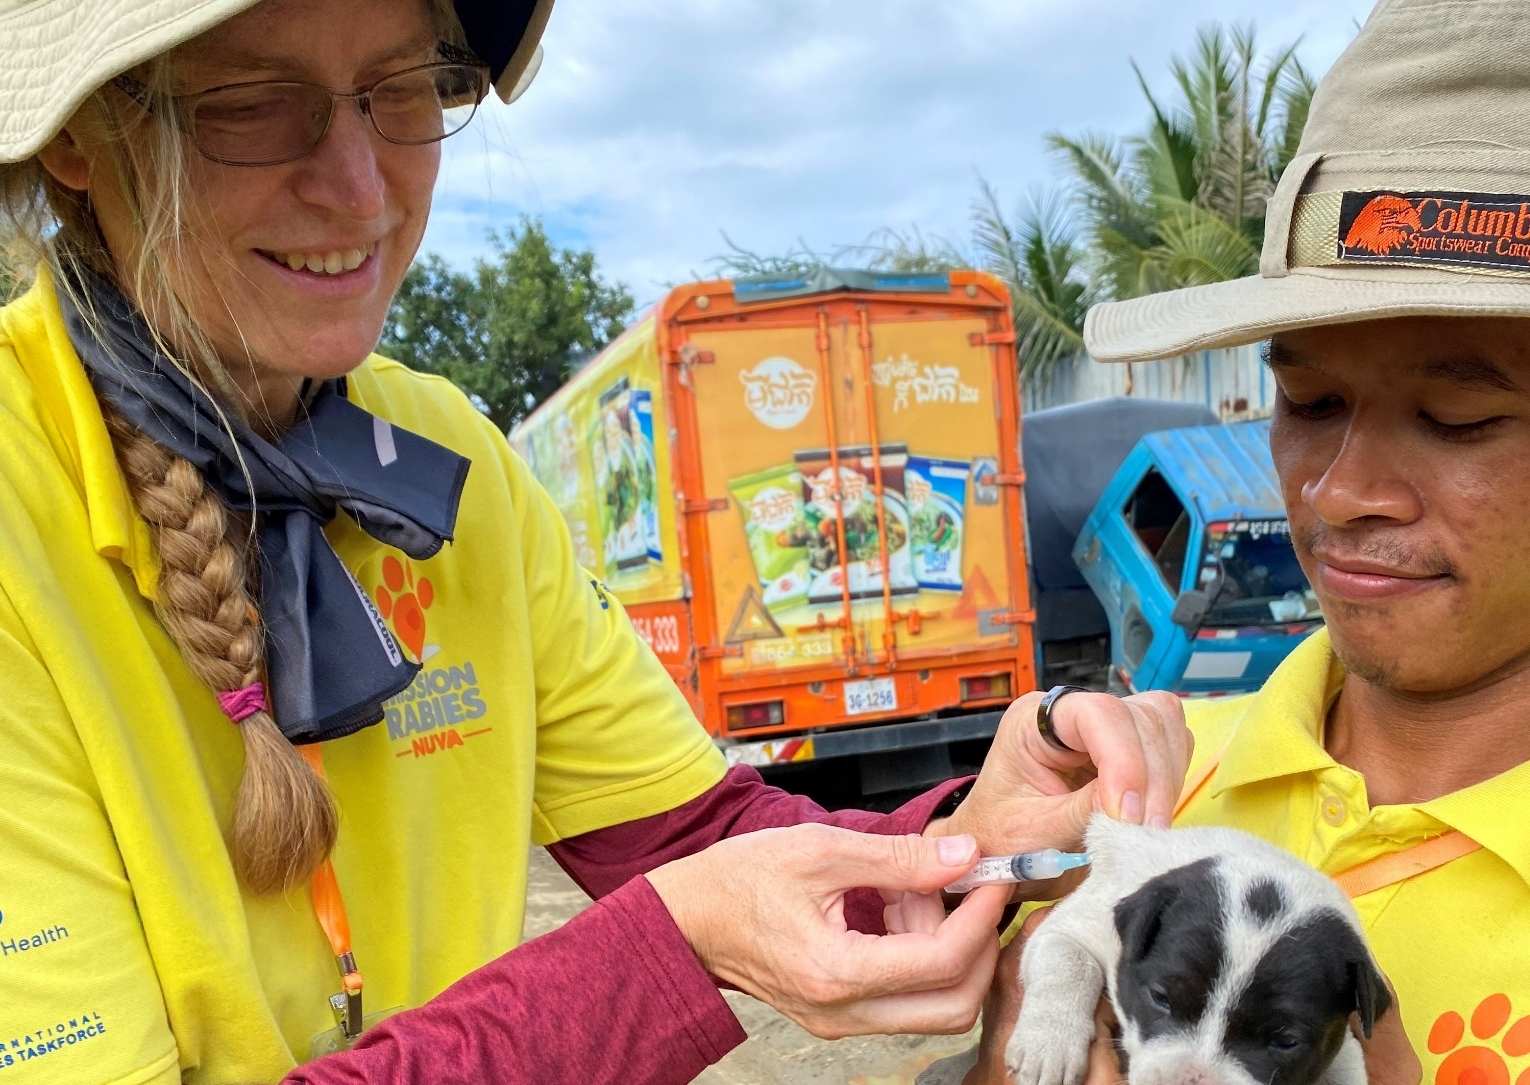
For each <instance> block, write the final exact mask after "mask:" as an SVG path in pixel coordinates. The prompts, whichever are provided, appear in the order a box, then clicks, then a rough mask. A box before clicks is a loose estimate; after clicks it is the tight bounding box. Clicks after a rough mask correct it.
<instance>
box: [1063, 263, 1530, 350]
mask: <svg viewBox="0 0 1530 1085" xmlns="http://www.w3.org/2000/svg"><path fill="white" fill-rule="evenodd" d="M1401 316H1507V317H1530V279H1513V280H1511V279H1507V278H1505V279H1494V278H1489V277H1486V276H1483V275H1452V274H1441V273H1437V272H1432V271H1422V270H1419V269H1415V268H1385V269H1383V268H1369V269H1367V275H1366V276H1365V277H1364V278H1360V277H1357V275H1356V274H1355V272H1354V271H1353V270H1349V269H1343V270H1338V269H1325V268H1302V269H1300V270H1293V271H1292V272H1291V273H1290V274H1288V275H1285V276H1282V277H1280V278H1264V277H1262V276H1258V275H1255V276H1251V277H1249V278H1247V279H1235V280H1233V281H1232V282H1225V283H1212V284H1210V285H1208V286H1192V287H1188V288H1186V289H1183V290H1170V291H1167V292H1165V293H1162V294H1149V295H1147V296H1146V297H1141V298H1133V299H1131V300H1130V301H1116V302H1107V303H1105V304H1102V305H1096V306H1094V307H1093V308H1092V309H1090V310H1089V315H1088V316H1087V318H1086V319H1085V320H1084V346H1085V348H1086V349H1087V350H1088V352H1089V354H1090V356H1091V357H1093V358H1094V359H1095V360H1096V361H1101V362H1149V361H1157V360H1159V359H1163V358H1174V357H1178V356H1180V355H1184V354H1190V353H1192V352H1194V351H1198V350H1211V349H1214V348H1217V347H1237V346H1243V345H1245V344H1248V343H1257V342H1259V341H1261V340H1264V339H1268V338H1269V337H1270V336H1272V335H1278V334H1280V333H1281V332H1286V331H1294V330H1296V329H1297V328H1310V327H1314V326H1318V325H1323V324H1353V323H1359V322H1361V321H1365V320H1382V319H1386V318H1388V317H1401Z"/></svg>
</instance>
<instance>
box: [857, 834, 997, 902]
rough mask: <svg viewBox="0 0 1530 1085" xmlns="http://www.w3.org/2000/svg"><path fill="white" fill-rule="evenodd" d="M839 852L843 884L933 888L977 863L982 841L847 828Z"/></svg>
mask: <svg viewBox="0 0 1530 1085" xmlns="http://www.w3.org/2000/svg"><path fill="white" fill-rule="evenodd" d="M840 844H841V848H842V852H841V854H840V855H838V856H836V857H835V877H836V879H837V880H838V881H839V882H840V883H842V884H841V885H840V886H839V888H845V889H848V888H853V887H856V886H866V887H867V888H871V889H903V890H910V891H913V892H918V893H933V892H935V891H936V890H938V889H944V888H945V887H946V886H947V885H950V884H951V883H952V882H954V881H955V880H956V879H957V878H960V877H961V876H962V875H963V874H965V873H967V871H969V870H971V869H972V866H973V864H974V863H976V862H977V858H978V847H977V841H976V840H975V839H973V838H972V837H970V836H968V835H966V834H965V833H963V834H959V835H954V836H938V837H933V838H929V837H923V836H871V835H866V834H861V833H847V834H844V836H843V837H841V839H840Z"/></svg>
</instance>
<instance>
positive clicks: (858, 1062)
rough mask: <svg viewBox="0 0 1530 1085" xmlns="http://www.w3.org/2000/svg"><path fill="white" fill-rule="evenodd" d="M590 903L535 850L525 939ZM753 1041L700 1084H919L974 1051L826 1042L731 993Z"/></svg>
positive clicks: (956, 1045) (920, 1043) (915, 1042)
mask: <svg viewBox="0 0 1530 1085" xmlns="http://www.w3.org/2000/svg"><path fill="white" fill-rule="evenodd" d="M588 903H589V901H588V900H587V899H586V897H585V895H584V894H583V893H582V892H580V891H579V888H578V887H577V886H575V885H574V883H573V882H571V881H569V879H568V877H567V876H566V875H565V874H564V873H563V871H562V870H560V869H559V868H558V864H556V863H554V862H553V861H552V859H551V858H549V857H548V855H547V853H546V852H544V851H542V850H541V849H540V848H538V849H534V850H533V852H532V860H531V882H530V885H529V886H528V894H527V907H526V937H527V938H535V937H536V936H537V935H539V934H545V933H547V932H548V931H550V930H553V929H555V928H557V927H558V926H560V925H561V924H563V923H566V922H567V921H568V920H569V919H570V918H571V917H573V916H574V915H576V914H578V912H579V911H580V910H581V909H582V908H584V907H585V906H586V905H587V904H588ZM727 999H728V1002H729V1004H730V1005H731V1006H732V1007H733V1012H734V1013H735V1014H736V1015H737V1016H738V1019H739V1021H740V1022H741V1023H742V1024H743V1026H744V1030H745V1031H746V1032H748V1033H749V1039H748V1040H747V1041H746V1042H744V1043H743V1044H741V1045H740V1046H738V1047H736V1048H734V1049H733V1051H732V1052H731V1053H729V1054H728V1056H727V1057H726V1058H724V1059H723V1060H722V1061H721V1062H719V1063H718V1064H717V1065H716V1066H713V1067H711V1068H710V1069H708V1070H707V1071H706V1072H705V1073H703V1074H702V1075H701V1076H700V1077H699V1078H697V1079H696V1080H697V1081H698V1082H703V1083H705V1085H787V1083H790V1085H913V1082H914V1078H915V1076H917V1075H918V1073H919V1072H920V1071H921V1070H923V1069H924V1068H925V1067H926V1066H928V1065H929V1064H930V1063H932V1062H934V1061H935V1060H936V1059H939V1058H944V1057H945V1056H947V1055H951V1054H955V1053H956V1052H958V1051H962V1050H965V1049H966V1048H968V1047H971V1046H972V1044H973V1043H974V1042H975V1037H976V1032H975V1031H974V1033H973V1034H971V1035H968V1036H929V1037H924V1036H870V1037H859V1038H855V1039H849V1040H836V1041H833V1042H830V1041H827V1040H819V1039H817V1038H815V1037H813V1036H811V1035H809V1034H808V1033H807V1032H804V1031H803V1030H802V1029H800V1028H798V1027H797V1026H796V1025H795V1024H793V1023H792V1022H791V1021H788V1020H787V1019H786V1018H784V1017H782V1016H781V1015H780V1014H778V1013H776V1011H775V1010H773V1009H771V1008H770V1007H769V1006H767V1005H765V1004H764V1003H762V1002H756V1001H755V1000H754V999H752V998H750V997H749V996H748V995H741V994H736V993H733V992H728V993H727Z"/></svg>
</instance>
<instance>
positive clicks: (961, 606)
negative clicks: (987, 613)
mask: <svg viewBox="0 0 1530 1085" xmlns="http://www.w3.org/2000/svg"><path fill="white" fill-rule="evenodd" d="M998 605H999V597H998V596H997V595H995V594H994V590H993V585H992V584H990V583H989V582H988V574H986V573H984V572H983V569H982V567H981V566H979V567H978V568H976V569H973V570H972V572H971V573H969V574H968V576H967V584H966V586H965V587H964V588H962V597H961V599H959V600H958V601H957V604H956V609H955V610H953V611H952V612H951V617H953V618H963V619H969V620H970V619H975V618H976V617H977V616H978V612H979V611H984V610H992V609H993V608H994V607H996V606H998Z"/></svg>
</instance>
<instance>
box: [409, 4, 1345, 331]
mask: <svg viewBox="0 0 1530 1085" xmlns="http://www.w3.org/2000/svg"><path fill="white" fill-rule="evenodd" d="M1370 6H1371V5H1370V0H1281V2H1279V3H1276V4H1270V3H1267V2H1256V0H961V2H960V3H955V4H930V3H926V2H918V0H663V2H662V3H658V4H639V3H635V2H632V0H559V2H558V4H557V6H556V7H555V8H554V11H553V16H552V22H551V25H550V27H549V29H548V32H547V36H546V38H545V39H544V44H545V46H546V62H545V64H544V65H543V67H542V70H541V73H540V74H539V75H538V77H537V79H536V82H535V83H534V84H533V86H532V87H531V89H530V90H529V91H528V92H527V94H526V95H525V97H523V98H522V99H521V100H520V101H519V102H517V103H516V104H515V105H514V106H511V107H504V106H502V105H501V104H500V103H498V102H497V101H493V102H492V103H490V104H486V106H485V108H484V109H483V110H482V111H480V114H479V116H478V117H477V118H475V120H474V122H473V125H472V127H471V128H469V129H468V130H467V131H466V132H464V133H462V134H461V135H458V136H455V137H453V138H452V139H451V140H449V141H447V143H446V145H445V146H446V155H445V162H444V165H443V169H442V176H441V181H440V183H439V185H438V186H437V192H436V205H435V212H434V215H433V217H432V221H431V225H430V229H429V232H428V233H427V234H426V236H425V244H424V249H425V251H435V252H439V253H440V254H442V255H443V256H445V257H446V258H447V259H448V260H450V261H451V262H453V263H455V264H459V265H462V264H467V263H469V262H470V261H471V260H472V259H473V257H474V256H476V255H478V254H480V253H482V252H484V251H485V242H484V236H485V233H486V231H487V230H489V229H490V228H492V227H494V226H496V225H506V224H510V223H513V222H514V221H515V220H516V217H517V216H518V215H521V214H531V215H536V216H539V217H540V218H541V219H542V220H543V222H544V223H545V224H546V226H547V228H548V231H549V233H550V234H551V235H552V236H553V237H554V239H555V240H557V241H559V242H560V243H562V244H565V245H578V246H581V247H588V248H591V249H594V250H595V252H596V253H597V255H598V257H599V259H600V263H601V266H602V267H603V268H604V269H605V271H606V273H607V274H608V275H609V276H610V277H613V278H617V279H620V280H622V281H624V282H625V283H627V284H628V285H629V286H630V287H631V289H632V290H633V293H634V294H635V295H636V296H637V298H638V300H639V302H640V303H644V302H649V301H652V300H654V299H655V298H656V297H657V296H658V295H659V294H660V293H662V291H663V289H664V284H666V283H670V282H676V281H683V280H686V279H689V278H691V277H693V275H694V274H703V275H704V274H707V273H708V272H709V271H710V270H711V267H710V265H709V260H710V258H711V257H713V256H715V255H716V254H718V253H719V252H721V251H723V250H724V248H725V244H724V242H723V237H722V235H723V232H724V231H726V233H727V234H728V236H730V237H732V238H733V239H734V240H735V241H737V242H738V243H739V244H740V245H742V246H744V247H746V248H749V249H752V250H755V251H758V252H766V253H775V252H782V251H785V250H787V249H789V248H792V247H793V246H794V245H795V244H796V243H797V241H798V239H802V240H804V241H806V243H807V244H808V245H810V246H812V247H814V248H816V249H818V250H820V251H823V250H832V249H833V248H835V247H836V246H839V245H844V244H853V243H856V242H859V241H861V240H863V239H865V238H867V237H868V236H869V235H871V234H872V233H873V232H874V231H876V230H877V229H879V228H880V227H884V226H892V227H895V228H898V229H902V230H908V229H910V228H913V227H917V228H918V229H920V230H922V231H924V232H925V233H926V234H929V235H934V236H937V237H945V238H950V239H952V240H955V241H957V242H959V243H965V242H966V240H967V236H968V233H969V227H968V220H969V213H970V205H971V203H972V199H973V196H974V194H975V191H976V187H977V178H978V176H979V175H981V176H983V177H985V178H987V179H988V180H989V181H990V182H992V183H993V184H994V186H995V187H996V188H997V189H998V190H999V193H1000V196H1001V198H1002V201H1003V203H1004V204H1005V206H1006V207H1007V208H1008V207H1012V206H1013V205H1014V204H1016V203H1017V202H1018V200H1019V199H1020V197H1022V196H1023V195H1025V194H1026V193H1028V192H1032V191H1036V190H1039V189H1042V188H1045V187H1046V186H1047V185H1049V184H1052V183H1055V181H1056V179H1057V178H1058V176H1059V173H1060V171H1059V167H1058V165H1057V163H1056V162H1055V161H1054V160H1053V159H1052V158H1051V157H1050V156H1049V155H1048V153H1047V152H1046V150H1045V147H1044V136H1045V134H1046V133H1047V132H1050V131H1062V132H1066V133H1070V134H1079V133H1083V132H1087V131H1104V132H1114V133H1118V134H1125V133H1128V132H1130V131H1133V130H1135V129H1138V128H1140V127H1141V125H1142V124H1143V121H1144V118H1145V115H1146V107H1145V105H1144V103H1143V100H1142V97H1141V94H1140V92H1139V90H1138V89H1137V87H1136V84H1135V78H1134V76H1133V75H1132V72H1131V68H1130V65H1129V63H1128V61H1129V59H1132V58H1135V59H1136V60H1137V62H1138V63H1139V64H1140V65H1141V66H1142V68H1143V70H1144V72H1145V74H1146V75H1147V76H1148V79H1149V81H1150V83H1152V84H1153V85H1154V87H1155V91H1157V90H1162V92H1163V94H1164V95H1165V96H1169V95H1171V93H1172V92H1171V88H1170V87H1169V85H1168V83H1169V75H1168V62H1169V58H1170V56H1171V55H1173V54H1175V53H1187V52H1188V50H1189V48H1190V46H1191V44H1192V42H1193V40H1194V33H1195V30H1196V28H1197V27H1198V26H1200V25H1202V24H1203V23H1205V22H1208V21H1210V20H1221V21H1223V22H1226V23H1233V22H1238V23H1241V22H1246V21H1249V20H1254V21H1256V22H1257V25H1258V30H1259V37H1260V41H1261V42H1262V43H1263V45H1264V47H1265V49H1266V51H1268V50H1272V49H1273V48H1274V47H1275V46H1276V45H1278V44H1284V43H1288V42H1291V41H1294V40H1296V39H1297V38H1301V39H1302V46H1301V51H1300V55H1301V56H1302V58H1303V61H1304V63H1306V64H1307V66H1308V67H1309V68H1310V69H1311V70H1313V71H1314V72H1321V71H1325V70H1326V69H1327V67H1328V65H1329V64H1330V63H1332V61H1333V59H1334V58H1335V57H1336V56H1337V55H1338V53H1339V52H1340V50H1342V49H1343V47H1344V45H1345V44H1346V43H1347V42H1348V41H1349V39H1350V38H1351V37H1352V36H1353V34H1354V31H1355V27H1356V21H1357V20H1362V19H1363V18H1364V16H1365V13H1366V12H1367V11H1368V10H1369V8H1370Z"/></svg>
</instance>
